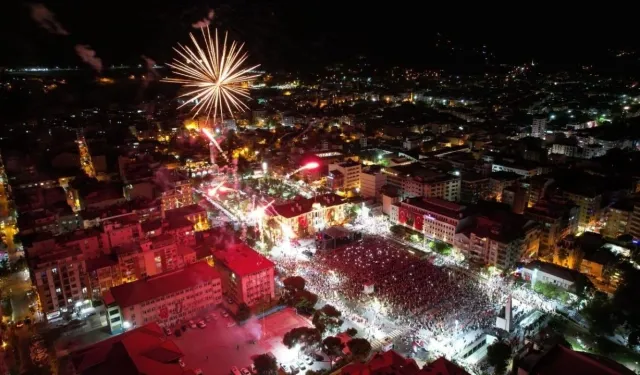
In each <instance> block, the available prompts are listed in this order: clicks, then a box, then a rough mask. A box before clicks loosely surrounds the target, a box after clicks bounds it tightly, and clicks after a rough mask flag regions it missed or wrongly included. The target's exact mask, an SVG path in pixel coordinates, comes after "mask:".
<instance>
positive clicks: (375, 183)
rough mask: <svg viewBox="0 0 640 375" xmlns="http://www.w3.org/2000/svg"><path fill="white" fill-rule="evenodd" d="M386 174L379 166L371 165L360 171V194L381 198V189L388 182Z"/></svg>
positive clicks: (366, 196)
mask: <svg viewBox="0 0 640 375" xmlns="http://www.w3.org/2000/svg"><path fill="white" fill-rule="evenodd" d="M386 181H387V179H386V178H385V175H384V174H383V173H382V172H381V171H380V168H379V167H376V166H370V167H367V168H364V169H362V170H361V171H360V195H362V196H363V197H365V198H376V200H379V199H380V191H381V190H382V186H384V184H385V183H386Z"/></svg>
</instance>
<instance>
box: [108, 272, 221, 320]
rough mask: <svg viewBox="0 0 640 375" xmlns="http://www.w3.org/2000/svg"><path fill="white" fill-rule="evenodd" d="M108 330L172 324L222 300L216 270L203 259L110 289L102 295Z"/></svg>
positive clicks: (205, 309)
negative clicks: (154, 324) (178, 268)
mask: <svg viewBox="0 0 640 375" xmlns="http://www.w3.org/2000/svg"><path fill="white" fill-rule="evenodd" d="M104 301H105V305H106V306H107V319H108V322H109V327H110V328H111V331H112V332H121V331H123V330H127V329H130V328H136V327H141V326H143V325H145V324H148V323H151V322H156V323H158V324H159V325H160V326H163V327H173V326H175V325H177V324H180V323H182V322H185V321H187V320H189V319H193V318H195V317H196V316H198V315H199V314H202V313H204V312H206V311H208V310H210V309H213V308H214V307H215V306H217V305H218V304H220V302H222V283H221V280H220V275H219V274H218V272H217V271H216V270H215V269H213V268H212V267H211V266H209V265H208V264H207V263H206V262H197V263H194V264H192V265H189V266H187V267H185V268H183V269H181V270H177V271H174V272H167V273H164V274H160V275H157V276H153V277H148V278H145V279H141V280H138V281H134V282H131V283H127V284H122V285H119V286H116V287H113V288H111V290H109V292H107V293H105V296H104Z"/></svg>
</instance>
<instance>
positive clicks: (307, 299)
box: [288, 290, 318, 308]
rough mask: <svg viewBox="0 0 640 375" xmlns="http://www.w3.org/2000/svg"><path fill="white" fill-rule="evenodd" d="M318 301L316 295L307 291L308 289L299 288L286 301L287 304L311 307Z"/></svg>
mask: <svg viewBox="0 0 640 375" xmlns="http://www.w3.org/2000/svg"><path fill="white" fill-rule="evenodd" d="M316 303H318V295H316V294H313V293H311V292H309V291H308V290H299V291H297V292H296V293H295V294H294V295H293V298H291V299H290V300H289V301H288V304H289V306H292V307H298V308H304V307H313V306H315V305H316Z"/></svg>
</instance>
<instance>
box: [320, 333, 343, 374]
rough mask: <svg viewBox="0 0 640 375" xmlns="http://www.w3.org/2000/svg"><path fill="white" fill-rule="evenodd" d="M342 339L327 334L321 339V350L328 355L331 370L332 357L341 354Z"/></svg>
mask: <svg viewBox="0 0 640 375" xmlns="http://www.w3.org/2000/svg"><path fill="white" fill-rule="evenodd" d="M343 347H344V345H343V344H342V340H340V339H339V338H338V337H335V336H329V337H327V338H325V339H324V340H322V351H323V352H324V353H325V354H326V355H328V356H329V360H330V361H331V369H332V370H333V359H334V358H335V357H337V356H340V355H342V348H343Z"/></svg>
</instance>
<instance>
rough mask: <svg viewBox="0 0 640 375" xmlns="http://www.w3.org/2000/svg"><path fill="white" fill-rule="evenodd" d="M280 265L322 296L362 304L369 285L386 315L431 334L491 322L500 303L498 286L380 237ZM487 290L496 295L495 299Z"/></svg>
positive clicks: (479, 327)
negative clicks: (486, 283)
mask: <svg viewBox="0 0 640 375" xmlns="http://www.w3.org/2000/svg"><path fill="white" fill-rule="evenodd" d="M279 265H280V266H281V267H283V271H284V272H285V274H299V275H303V277H305V279H307V282H308V284H309V287H310V289H311V290H313V291H314V292H316V293H318V294H320V295H321V296H323V298H331V297H332V296H340V297H342V298H341V299H342V300H344V301H345V302H347V303H349V304H350V305H366V303H367V301H370V299H371V296H368V295H366V294H365V293H364V286H365V285H371V284H372V285H373V287H374V293H373V294H372V296H375V297H376V298H377V299H378V301H380V302H381V304H382V307H381V309H382V310H384V313H385V315H386V316H387V317H388V318H390V319H391V320H393V321H394V322H395V323H398V324H400V325H402V326H408V327H411V328H412V329H414V330H416V331H418V330H426V331H428V332H430V333H431V334H432V335H434V336H440V335H445V334H446V335H449V336H450V334H451V333H455V332H459V333H463V332H467V331H470V330H475V329H482V328H485V327H489V326H491V325H492V324H493V323H494V322H495V316H496V310H497V303H500V302H503V301H502V298H500V296H501V293H500V290H492V289H489V288H487V287H485V286H480V285H479V284H478V282H477V281H475V280H474V279H472V278H470V277H468V276H467V275H465V274H463V273H461V272H459V271H456V270H454V269H450V268H440V267H437V266H434V265H433V264H432V263H431V262H430V261H429V260H428V259H426V257H425V256H420V255H415V254H412V253H410V252H408V251H407V250H405V249H404V248H402V247H401V245H397V244H395V243H394V242H392V241H390V240H388V239H385V238H384V237H379V236H365V238H364V239H363V240H362V241H361V242H359V243H355V244H351V245H349V246H346V247H344V248H341V249H337V250H332V251H327V252H324V251H319V252H317V253H316V255H315V257H314V260H313V262H308V263H307V264H306V265H305V264H301V263H299V262H295V261H284V262H279ZM488 293H495V294H497V295H496V298H490V296H489V295H488ZM333 303H340V302H339V301H335V302H333ZM338 308H340V307H338Z"/></svg>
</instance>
